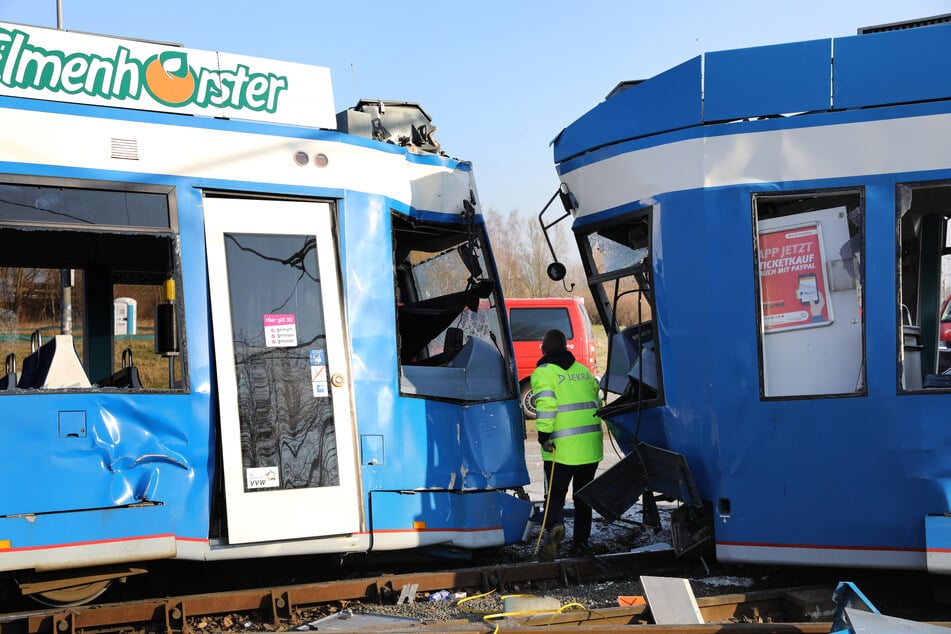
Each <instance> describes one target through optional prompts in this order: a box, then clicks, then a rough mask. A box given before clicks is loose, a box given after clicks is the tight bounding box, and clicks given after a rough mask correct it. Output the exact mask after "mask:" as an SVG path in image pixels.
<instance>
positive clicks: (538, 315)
mask: <svg viewBox="0 0 951 634" xmlns="http://www.w3.org/2000/svg"><path fill="white" fill-rule="evenodd" d="M509 322H510V325H511V328H512V341H541V340H542V339H543V338H544V337H545V333H546V332H548V331H549V330H560V331H562V332H563V333H565V337H566V338H567V339H569V340H571V339H574V337H575V333H574V331H573V330H572V328H571V317H570V316H569V315H568V309H567V308H512V309H509Z"/></svg>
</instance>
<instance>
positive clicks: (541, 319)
mask: <svg viewBox="0 0 951 634" xmlns="http://www.w3.org/2000/svg"><path fill="white" fill-rule="evenodd" d="M505 308H506V310H507V311H508V315H509V324H510V325H511V328H512V344H513V346H514V347H515V363H516V365H517V366H518V383H519V387H520V388H521V391H522V411H523V412H525V417H526V418H535V406H534V404H532V384H531V381H530V379H531V376H532V370H534V369H535V364H536V363H537V362H538V360H539V359H540V358H541V356H542V351H541V344H542V337H544V336H545V333H546V332H548V331H549V330H551V329H552V328H557V329H558V330H560V331H562V332H563V333H565V337H566V338H567V339H568V350H569V351H570V352H571V353H572V354H573V355H575V359H577V360H578V362H579V363H582V364H584V365H586V366H588V369H590V370H591V372H592V373H594V375H595V376H597V374H598V373H597V359H596V351H595V343H594V331H592V330H591V320H590V319H588V312H587V311H586V310H585V308H584V300H583V299H581V298H580V297H543V298H531V299H506V300H505Z"/></svg>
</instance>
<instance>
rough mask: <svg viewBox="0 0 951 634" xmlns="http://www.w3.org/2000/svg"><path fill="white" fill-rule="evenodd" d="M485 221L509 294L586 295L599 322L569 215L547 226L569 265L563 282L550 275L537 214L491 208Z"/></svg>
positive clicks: (561, 258) (587, 304)
mask: <svg viewBox="0 0 951 634" xmlns="http://www.w3.org/2000/svg"><path fill="white" fill-rule="evenodd" d="M486 224H487V228H488V233H489V240H490V242H491V243H492V250H493V253H494V255H495V262H496V266H497V267H498V269H499V276H500V277H501V285H502V290H503V292H504V293H505V296H506V297H567V296H578V297H583V298H584V299H585V307H586V308H587V310H588V314H589V316H590V317H591V318H592V320H593V321H594V322H596V323H600V319H599V317H598V315H597V311H596V309H595V306H594V301H593V300H592V298H591V293H590V291H589V290H588V286H587V283H586V281H585V275H584V269H583V268H582V266H581V260H580V258H579V256H578V247H577V246H576V244H575V240H574V237H573V236H572V235H571V230H570V228H569V225H570V219H567V218H566V219H565V220H563V221H561V222H559V223H558V224H556V225H555V226H554V227H551V228H550V229H549V230H548V237H549V239H550V240H551V243H552V248H554V250H555V255H557V257H558V261H560V262H562V263H563V264H564V265H565V266H566V267H567V269H568V275H567V276H566V277H565V280H564V282H554V281H552V280H551V279H549V278H548V265H549V264H551V263H552V255H551V252H550V251H549V249H548V244H547V242H546V241H545V234H544V232H543V231H542V227H541V224H539V222H538V217H537V216H536V215H534V214H532V215H525V214H522V213H519V211H518V210H517V209H512V210H511V211H509V212H508V214H504V215H503V214H501V213H499V212H497V211H495V210H494V209H489V211H488V213H487V214H486ZM569 289H570V290H569Z"/></svg>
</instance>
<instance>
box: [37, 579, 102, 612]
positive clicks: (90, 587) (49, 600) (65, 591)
mask: <svg viewBox="0 0 951 634" xmlns="http://www.w3.org/2000/svg"><path fill="white" fill-rule="evenodd" d="M111 583H112V579H104V580H102V581H91V582H89V583H81V584H79V585H76V586H69V587H68V588H58V589H56V590H45V591H43V592H36V593H34V594H31V595H29V596H30V598H31V599H33V600H34V601H36V602H37V603H42V604H43V605H48V606H50V607H53V608H64V607H71V606H75V605H83V604H84V603H89V602H90V601H92V600H93V599H95V598H97V597H98V596H99V595H101V594H102V593H103V592H105V591H106V589H108V588H109V585H110V584H111Z"/></svg>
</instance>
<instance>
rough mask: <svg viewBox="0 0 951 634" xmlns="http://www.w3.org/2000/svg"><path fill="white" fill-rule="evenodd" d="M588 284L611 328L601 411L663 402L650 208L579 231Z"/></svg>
mask: <svg viewBox="0 0 951 634" xmlns="http://www.w3.org/2000/svg"><path fill="white" fill-rule="evenodd" d="M578 239H579V244H580V246H581V252H582V256H583V258H584V265H585V270H586V272H587V275H588V284H589V286H590V288H591V293H592V295H593V296H594V298H595V303H596V304H597V306H598V310H599V312H600V313H601V318H602V321H603V323H604V324H605V325H606V328H607V331H608V332H609V333H610V346H609V350H608V359H607V372H606V373H605V375H604V378H603V379H602V387H603V388H604V389H606V390H607V391H608V392H609V393H610V396H609V398H608V399H607V400H608V401H610V405H609V407H608V408H607V410H609V412H608V411H606V412H605V413H621V412H624V411H630V410H633V409H636V408H638V407H645V406H654V405H659V404H661V402H662V389H661V372H660V358H659V354H658V350H657V336H656V332H655V328H654V321H653V314H654V288H653V271H652V264H651V255H652V254H651V243H652V241H651V210H650V209H644V210H640V211H638V212H635V213H634V214H631V215H629V216H626V217H624V218H621V219H620V220H619V221H614V222H611V223H609V224H606V225H600V226H597V227H596V228H595V229H594V230H592V231H590V232H588V233H580V234H579V236H578Z"/></svg>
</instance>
